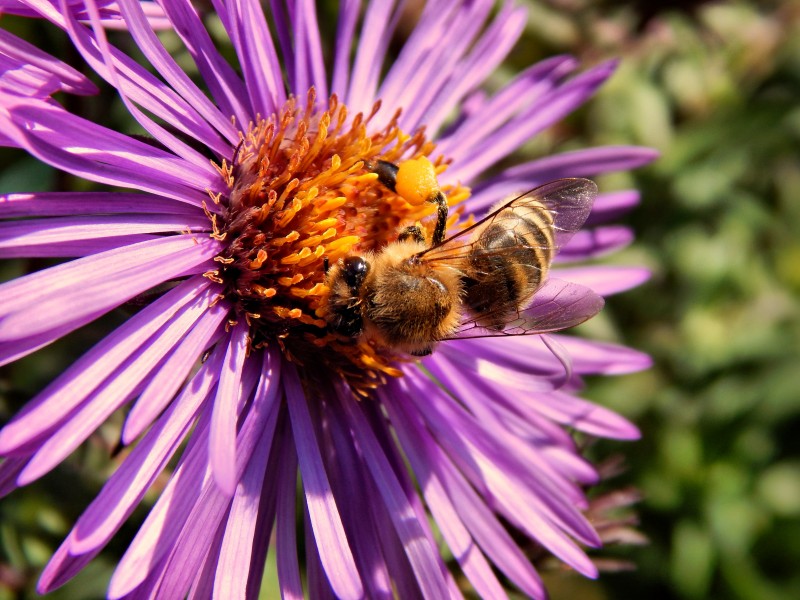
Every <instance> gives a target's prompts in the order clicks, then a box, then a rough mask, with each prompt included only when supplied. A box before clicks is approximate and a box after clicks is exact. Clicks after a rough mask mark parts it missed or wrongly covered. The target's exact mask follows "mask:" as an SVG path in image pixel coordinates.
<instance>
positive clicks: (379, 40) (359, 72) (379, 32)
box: [344, 0, 427, 126]
mask: <svg viewBox="0 0 800 600" xmlns="http://www.w3.org/2000/svg"><path fill="white" fill-rule="evenodd" d="M395 4H396V2H395V0H387V1H385V2H370V3H369V4H367V7H366V12H365V14H364V19H363V22H362V25H361V37H360V39H359V41H358V47H357V48H356V56H355V59H354V61H353V68H352V69H351V71H350V89H349V91H348V93H347V95H346V96H345V98H344V101H345V104H347V107H348V109H349V110H350V111H352V113H353V114H357V113H359V112H363V113H369V111H370V110H371V109H372V105H373V104H374V102H375V100H376V97H375V90H377V88H378V78H379V76H380V70H381V65H382V64H383V60H384V57H385V56H386V49H387V48H388V47H389V40H390V39H391V37H392V31H394V28H395V26H396V25H397V20H398V18H399V16H400V13H401V12H402V11H401V8H402V7H396V6H395ZM426 9H427V7H426ZM415 31H416V28H415ZM412 35H413V34H412ZM406 45H408V43H406ZM395 64H396V61H395ZM390 74H391V71H390V72H389V74H387V78H388V77H389V76H390ZM381 97H382V96H381ZM388 112H393V111H391V110H390V111H388ZM378 126H380V125H378Z"/></svg>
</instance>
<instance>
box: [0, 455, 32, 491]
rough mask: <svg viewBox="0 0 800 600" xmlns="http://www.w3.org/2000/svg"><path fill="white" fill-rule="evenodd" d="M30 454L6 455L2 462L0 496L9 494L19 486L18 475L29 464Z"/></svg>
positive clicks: (0, 467)
mask: <svg viewBox="0 0 800 600" xmlns="http://www.w3.org/2000/svg"><path fill="white" fill-rule="evenodd" d="M28 458H29V457H28V456H6V457H4V458H3V462H2V463H0V498H2V497H3V496H7V495H8V494H10V493H11V492H13V491H14V490H15V489H17V488H18V487H19V486H18V485H17V476H18V475H19V474H20V472H21V471H22V469H24V468H25V465H27V464H28Z"/></svg>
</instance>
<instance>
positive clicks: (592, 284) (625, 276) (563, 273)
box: [553, 265, 651, 296]
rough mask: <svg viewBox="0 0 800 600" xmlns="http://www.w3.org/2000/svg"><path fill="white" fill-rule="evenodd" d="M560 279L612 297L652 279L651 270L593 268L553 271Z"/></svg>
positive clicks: (613, 267)
mask: <svg viewBox="0 0 800 600" xmlns="http://www.w3.org/2000/svg"><path fill="white" fill-rule="evenodd" d="M553 275H556V276H557V277H558V278H559V279H564V280H567V281H573V282H575V283H578V284H580V285H584V286H586V287H588V288H591V289H592V290H593V291H594V292H595V293H596V294H600V295H601V296H610V295H612V294H618V293H620V292H625V291H627V290H629V289H631V288H635V287H637V286H639V285H641V284H643V283H644V282H645V281H647V280H648V279H650V275H651V273H650V270H649V269H645V268H643V267H617V266H605V265H603V266H600V265H598V266H591V267H571V268H568V269H561V268H559V269H557V270H555V271H553Z"/></svg>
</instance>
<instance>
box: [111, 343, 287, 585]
mask: <svg viewBox="0 0 800 600" xmlns="http://www.w3.org/2000/svg"><path fill="white" fill-rule="evenodd" d="M273 364H274V363H273ZM261 366H262V362H261V359H259V358H256V357H255V356H251V357H250V360H248V361H246V362H245V366H244V374H243V378H242V392H241V398H242V399H243V400H247V399H248V398H249V397H250V394H252V392H253V387H255V383H256V380H257V379H259V377H260V376H261V372H260V369H261ZM271 381H272V380H271V379H270V380H269V382H267V381H265V380H264V379H263V378H262V379H261V383H260V385H259V389H258V390H256V394H257V395H259V394H262V395H266V396H265V397H266V398H268V399H267V400H260V401H257V402H256V401H255V400H254V402H253V403H252V408H253V409H252V410H250V411H249V412H248V413H247V415H246V417H245V419H244V423H243V425H242V427H241V430H240V432H239V437H238V439H237V448H238V452H237V456H236V474H235V476H234V478H235V479H236V480H237V481H239V480H240V479H241V477H242V474H243V473H244V471H245V468H246V467H247V464H248V463H249V461H250V458H251V457H252V453H253V451H254V450H255V447H256V445H257V442H258V440H259V439H260V437H261V435H262V434H263V432H264V431H265V430H266V429H271V428H274V420H275V419H276V418H277V415H276V412H277V411H274V410H272V406H273V405H272V400H274V396H272V400H269V398H270V396H269V395H270V394H274V393H275V387H276V386H273V385H271V383H270V382H271ZM246 405H247V403H246V402H244V403H241V402H240V406H239V408H240V409H243V408H244V407H245V406H246ZM210 412H211V411H210V410H207V411H206V412H205V414H204V418H202V419H201V420H200V423H198V425H197V427H196V429H195V432H194V434H193V435H192V437H191V441H190V444H189V447H188V448H187V449H186V452H185V453H184V456H183V457H182V459H181V461H180V463H179V465H178V467H177V468H176V470H175V472H174V474H173V476H172V479H170V481H169V483H168V484H167V486H166V487H165V488H164V490H163V491H162V493H161V496H160V498H159V500H158V502H157V503H156V505H155V507H154V508H153V510H151V511H150V514H149V515H148V517H147V519H146V520H145V522H144V524H143V525H142V527H141V528H140V529H139V532H138V533H137V535H136V537H135V538H134V540H133V542H132V543H131V545H130V546H129V547H128V550H127V551H126V553H125V555H124V556H123V557H122V559H121V561H120V563H119V565H118V566H117V569H116V571H115V572H114V575H113V577H112V578H111V583H110V584H109V596H110V597H112V598H121V597H123V596H125V595H126V594H128V593H130V592H131V591H132V590H134V589H136V588H137V587H138V586H140V585H141V584H142V583H143V582H144V581H146V580H147V579H148V577H149V576H150V575H151V569H154V568H157V569H159V570H160V572H161V575H159V576H158V577H159V578H162V579H163V581H161V582H160V583H159V584H158V585H159V586H160V593H163V594H166V595H165V596H164V597H183V595H184V594H186V593H187V592H188V587H189V584H190V583H191V582H190V581H189V582H187V581H186V580H185V579H181V575H182V574H183V573H185V572H191V573H194V572H195V571H196V568H199V565H200V563H201V562H202V560H203V559H204V558H205V554H206V553H207V552H208V550H209V548H210V545H211V542H212V541H213V540H210V539H209V537H208V536H207V535H206V533H207V532H208V530H209V528H210V527H211V528H214V530H215V531H216V528H217V526H218V524H219V523H220V522H221V521H222V520H223V519H224V518H225V515H226V512H227V510H228V508H229V506H230V497H228V496H227V495H225V494H223V493H222V492H221V490H220V489H219V487H218V486H217V485H216V483H215V482H214V479H213V475H212V474H211V469H210V466H209V456H208V448H209V444H208V436H209V427H210V426H209V422H210V420H211V415H210ZM170 565H177V567H176V570H171V569H170ZM180 565H185V566H186V570H185V571H184V570H183V567H180Z"/></svg>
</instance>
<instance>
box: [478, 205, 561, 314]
mask: <svg viewBox="0 0 800 600" xmlns="http://www.w3.org/2000/svg"><path fill="white" fill-rule="evenodd" d="M506 213H507V214H506ZM552 224H553V218H552V215H551V214H550V213H549V212H548V211H547V210H545V209H544V207H542V208H541V210H528V211H526V213H525V214H524V215H520V214H518V213H516V212H515V210H514V209H508V210H507V211H504V212H503V213H501V214H499V215H498V218H497V219H496V221H495V222H494V223H493V224H492V225H490V226H489V227H487V228H486V229H485V230H484V231H482V232H481V233H480V235H479V237H478V240H477V241H476V243H475V245H474V248H473V251H472V253H471V255H470V257H469V260H468V265H467V270H466V271H467V272H466V273H465V276H464V278H463V285H464V304H465V305H466V307H467V308H468V309H469V311H470V312H471V313H472V314H473V315H474V316H475V317H476V319H477V320H478V322H479V323H480V324H481V325H483V326H484V327H489V328H493V329H502V328H503V326H504V325H505V323H506V322H507V321H508V319H509V317H510V316H511V315H513V314H515V313H517V312H518V311H520V310H521V309H523V308H524V307H525V305H526V304H527V303H528V302H529V301H530V299H531V297H532V296H533V294H534V293H535V291H536V289H537V288H538V287H539V286H540V285H541V284H542V282H543V280H544V278H545V276H546V274H547V270H548V268H549V266H550V262H551V261H552V258H553V254H554V252H555V249H554V245H553V229H552Z"/></svg>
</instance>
